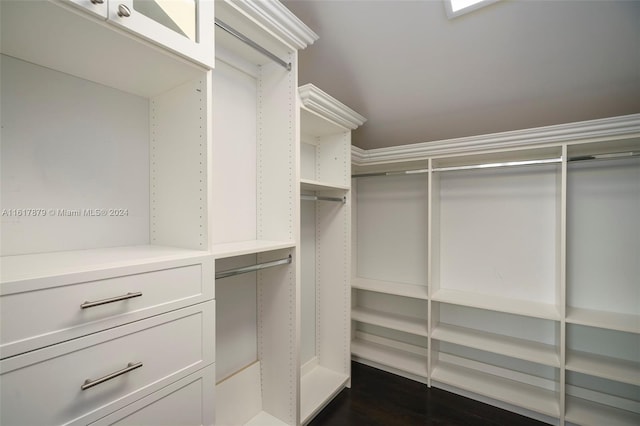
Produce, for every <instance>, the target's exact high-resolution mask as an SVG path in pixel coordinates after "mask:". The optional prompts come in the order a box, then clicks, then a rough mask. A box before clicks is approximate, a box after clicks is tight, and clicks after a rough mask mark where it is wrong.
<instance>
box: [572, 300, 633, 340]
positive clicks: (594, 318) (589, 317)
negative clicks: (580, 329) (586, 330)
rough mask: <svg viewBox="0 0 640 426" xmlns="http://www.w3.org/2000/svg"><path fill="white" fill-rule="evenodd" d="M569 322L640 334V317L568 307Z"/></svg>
mask: <svg viewBox="0 0 640 426" xmlns="http://www.w3.org/2000/svg"><path fill="white" fill-rule="evenodd" d="M567 322H568V323H570V324H579V325H587V326H590V327H600V328H607V329H611V330H618V331H626V332H629V333H639V334H640V315H630V314H619V313H615V312H605V311H596V310H593V309H584V308H573V307H567Z"/></svg>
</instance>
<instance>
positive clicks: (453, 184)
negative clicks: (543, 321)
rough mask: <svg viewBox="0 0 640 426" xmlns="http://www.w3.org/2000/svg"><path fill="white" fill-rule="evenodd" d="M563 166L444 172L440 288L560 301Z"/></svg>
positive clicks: (438, 194) (441, 177) (439, 194)
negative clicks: (560, 172) (559, 189)
mask: <svg viewBox="0 0 640 426" xmlns="http://www.w3.org/2000/svg"><path fill="white" fill-rule="evenodd" d="M557 177H558V168H557V166H535V167H533V166H532V167H519V168H504V169H500V170H498V169H494V170H482V171H478V170H473V171H463V172H442V173H440V174H439V186H438V187H437V188H435V189H434V190H435V196H436V197H438V199H439V200H438V201H439V212H438V217H439V223H438V224H436V226H438V227H439V241H438V242H437V247H434V250H435V251H437V259H438V260H437V261H436V264H435V265H434V267H437V268H438V274H437V276H438V277H439V282H436V283H434V286H435V289H438V288H440V289H446V290H456V291H461V292H470V293H478V294H482V295H486V296H489V297H491V296H496V297H500V298H509V299H519V300H525V301H529V302H537V303H545V304H556V303H557V300H556V299H557V291H556V286H557V283H556V277H557V274H556V270H557V262H558V261H557V255H558V251H557V250H558V248H557V243H556V241H557V232H558V231H557V229H558V228H557V226H558V225H557V223H556V221H557V216H558V208H559V206H558V204H557V197H558V194H557V191H556V187H557V181H556V179H557Z"/></svg>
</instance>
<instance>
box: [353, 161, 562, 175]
mask: <svg viewBox="0 0 640 426" xmlns="http://www.w3.org/2000/svg"><path fill="white" fill-rule="evenodd" d="M552 163H562V157H560V158H547V159H543V160H523V161H505V162H502V163H484V164H470V165H466V166H451V167H434V168H433V169H431V171H433V172H449V171H454V170H475V169H493V168H498V167H514V166H532V165H536V164H552ZM428 171H429V169H419V170H401V171H394V172H379V173H378V172H376V173H363V174H357V175H352V176H351V177H354V178H359V177H370V176H397V175H413V174H420V173H427V172H428Z"/></svg>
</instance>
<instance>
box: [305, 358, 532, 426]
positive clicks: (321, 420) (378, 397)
mask: <svg viewBox="0 0 640 426" xmlns="http://www.w3.org/2000/svg"><path fill="white" fill-rule="evenodd" d="M351 368H352V370H351V377H352V379H351V389H344V390H343V391H342V392H341V393H340V394H339V395H338V396H337V397H336V398H335V399H334V400H333V401H332V402H331V403H330V404H329V405H328V406H327V407H326V408H325V409H324V410H323V411H322V412H321V413H320V414H318V416H317V417H316V418H315V419H313V421H312V422H311V423H310V424H309V426H347V425H349V426H356V425H358V426H360V425H362V426H365V425H366V426H396V425H397V426H411V425H428V426H432V425H433V426H436V425H439V426H440V425H441V426H444V425H451V426H454V425H455V426H463V425H464V426H466V425H468V426H472V425H473V426H476V425H486V426H498V425H501V426H502V425H508V426H541V425H545V423H541V422H539V421H537V420H533V419H531V418H528V417H524V416H520V415H518V414H515V413H512V412H510V411H506V410H502V409H500V408H496V407H493V406H491V405H487V404H483V403H481V402H478V401H474V400H472V399H469V398H465V397H462V396H459V395H456V394H453V393H450V392H447V391H444V390H441V389H436V388H431V389H429V388H427V386H426V385H424V384H422V383H418V382H414V381H413V380H409V379H405V378H403V377H399V376H396V375H394V374H390V373H387V372H384V371H381V370H378V369H375V368H372V367H369V366H366V365H363V364H359V363H356V362H354V363H352V365H351Z"/></svg>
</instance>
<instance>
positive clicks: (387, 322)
mask: <svg viewBox="0 0 640 426" xmlns="http://www.w3.org/2000/svg"><path fill="white" fill-rule="evenodd" d="M351 319H352V320H354V321H360V322H364V323H367V324H373V325H378V326H381V327H386V328H391V329H393V330H398V331H404V332H406V333H411V334H416V335H418V336H424V337H427V336H428V330H427V320H426V319H420V318H413V317H408V316H404V315H398V314H390V313H387V312H381V311H376V310H373V309H367V308H362V307H357V306H356V307H353V308H352V309H351Z"/></svg>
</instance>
